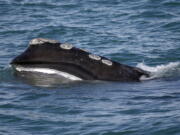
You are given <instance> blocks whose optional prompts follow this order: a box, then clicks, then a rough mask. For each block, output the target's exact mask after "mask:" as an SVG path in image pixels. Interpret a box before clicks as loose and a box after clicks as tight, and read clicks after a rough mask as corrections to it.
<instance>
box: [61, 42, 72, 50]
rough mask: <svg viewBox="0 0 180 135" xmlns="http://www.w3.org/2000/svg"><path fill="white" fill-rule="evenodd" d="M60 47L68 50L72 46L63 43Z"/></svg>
mask: <svg viewBox="0 0 180 135" xmlns="http://www.w3.org/2000/svg"><path fill="white" fill-rule="evenodd" d="M60 47H61V48H62V49H65V50H70V49H72V48H73V45H71V44H67V43H64V44H61V45H60Z"/></svg>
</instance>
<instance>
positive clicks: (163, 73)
mask: <svg viewBox="0 0 180 135" xmlns="http://www.w3.org/2000/svg"><path fill="white" fill-rule="evenodd" d="M136 67H138V68H141V69H143V70H145V71H148V72H150V77H145V76H143V77H142V78H141V80H151V79H157V78H167V77H175V76H180V62H170V63H168V64H164V65H163V64H162V65H157V66H148V65H146V64H145V63H138V64H137V66H136Z"/></svg>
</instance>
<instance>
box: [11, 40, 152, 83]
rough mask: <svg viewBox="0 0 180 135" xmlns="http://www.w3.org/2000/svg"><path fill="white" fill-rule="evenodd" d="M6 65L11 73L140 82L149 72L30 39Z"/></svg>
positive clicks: (94, 55)
mask: <svg viewBox="0 0 180 135" xmlns="http://www.w3.org/2000/svg"><path fill="white" fill-rule="evenodd" d="M10 64H11V65H12V67H13V69H14V71H15V72H41V73H45V74H46V73H47V74H56V75H59V76H62V77H63V78H66V79H69V80H73V81H80V80H102V81H119V82H127V81H140V80H141V78H142V77H148V76H149V72H147V71H144V70H142V69H140V68H137V67H132V66H129V65H125V64H121V63H119V62H117V61H114V60H111V59H108V58H106V57H103V56H100V55H96V54H94V53H91V52H89V51H86V50H84V49H81V48H77V47H75V46H73V45H72V44H69V43H61V42H59V41H57V40H52V39H46V38H35V39H32V40H31V41H30V42H29V44H28V47H27V48H26V50H25V51H24V52H22V53H21V54H20V55H18V56H17V57H15V58H14V59H13V60H12V61H11V62H10Z"/></svg>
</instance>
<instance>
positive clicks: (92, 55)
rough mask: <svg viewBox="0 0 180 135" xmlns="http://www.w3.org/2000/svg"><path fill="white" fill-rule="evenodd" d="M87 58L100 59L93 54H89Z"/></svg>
mask: <svg viewBox="0 0 180 135" xmlns="http://www.w3.org/2000/svg"><path fill="white" fill-rule="evenodd" d="M89 58H91V59H93V60H101V57H100V56H98V55H95V54H89Z"/></svg>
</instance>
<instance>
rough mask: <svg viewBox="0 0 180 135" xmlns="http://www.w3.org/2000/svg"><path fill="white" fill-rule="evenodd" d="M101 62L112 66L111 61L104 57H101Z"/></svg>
mask: <svg viewBox="0 0 180 135" xmlns="http://www.w3.org/2000/svg"><path fill="white" fill-rule="evenodd" d="M102 63H104V64H106V65H108V66H112V64H113V63H112V62H111V61H110V60H105V59H102Z"/></svg>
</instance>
